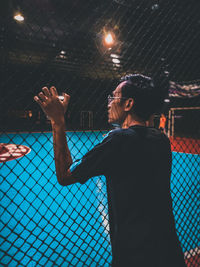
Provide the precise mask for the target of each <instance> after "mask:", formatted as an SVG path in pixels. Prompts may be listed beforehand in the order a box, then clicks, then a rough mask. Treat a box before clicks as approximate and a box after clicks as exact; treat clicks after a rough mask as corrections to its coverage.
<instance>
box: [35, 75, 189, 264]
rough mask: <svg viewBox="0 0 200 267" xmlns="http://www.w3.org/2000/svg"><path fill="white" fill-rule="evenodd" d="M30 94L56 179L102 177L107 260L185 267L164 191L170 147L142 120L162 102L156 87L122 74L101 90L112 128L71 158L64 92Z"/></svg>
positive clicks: (68, 181)
mask: <svg viewBox="0 0 200 267" xmlns="http://www.w3.org/2000/svg"><path fill="white" fill-rule="evenodd" d="M42 90H43V92H41V93H39V95H38V96H36V97H35V101H36V102H37V103H39V104H40V106H41V108H42V109H43V110H44V112H45V114H46V115H47V116H48V117H49V118H50V120H51V124H52V129H53V139H54V153H55V164H56V173H57V179H58V182H59V183H60V184H61V185H63V186H64V185H70V184H73V183H76V182H79V183H85V182H86V181H87V180H88V179H89V178H91V177H93V176H96V175H101V174H104V175H105V176H106V178H107V187H108V204H109V220H110V234H111V242H112V254H113V263H112V265H113V266H123V267H126V266H127V267H130V266H131V267H132V266H133V267H134V266H135V267H149V266H152V267H156V266H157V267H181V266H185V264H184V260H183V255H182V252H181V248H180V246H179V243H178V238H177V236H176V231H175V225H174V218H173V213H172V201H171V196H170V173H171V149H170V143H169V140H168V138H167V137H166V136H165V135H164V134H162V133H161V132H160V131H159V130H156V129H154V128H151V127H146V121H147V120H148V119H149V118H150V117H152V115H153V114H154V113H155V112H156V111H157V110H158V109H160V108H161V102H163V99H164V93H163V91H162V90H160V89H158V87H157V86H156V85H155V84H154V82H153V80H152V79H151V78H149V77H146V76H143V75H140V74H135V75H129V76H126V77H125V78H124V79H123V80H122V82H121V83H120V84H119V85H118V86H117V88H116V89H115V90H114V91H113V95H112V96H109V97H108V121H109V123H110V124H117V125H119V126H120V128H119V129H116V130H113V131H111V132H109V133H108V135H107V136H106V137H105V138H104V140H103V141H102V142H101V143H100V144H98V145H97V146H95V147H94V148H93V149H92V150H91V151H89V152H88V153H87V154H86V155H85V156H84V157H83V158H82V159H81V160H78V161H76V162H74V163H73V164H72V159H71V155H70V151H69V149H68V146H67V141H66V136H65V119H64V113H65V111H66V109H67V106H68V103H69V98H70V97H69V95H67V94H63V96H64V100H63V102H62V101H60V100H59V98H58V94H57V91H56V88H55V87H51V88H50V90H48V88H46V87H44V88H43V89H42Z"/></svg>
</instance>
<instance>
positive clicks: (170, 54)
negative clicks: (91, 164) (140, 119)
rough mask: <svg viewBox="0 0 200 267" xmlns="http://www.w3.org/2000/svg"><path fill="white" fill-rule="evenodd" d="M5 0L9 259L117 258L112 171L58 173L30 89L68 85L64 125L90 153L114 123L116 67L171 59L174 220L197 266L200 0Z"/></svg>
mask: <svg viewBox="0 0 200 267" xmlns="http://www.w3.org/2000/svg"><path fill="white" fill-rule="evenodd" d="M2 2H3V4H2V11H3V12H2V16H1V24H2V26H1V29H0V31H1V47H0V61H1V66H2V68H1V70H0V71H1V91H2V94H1V98H0V103H1V104H0V109H1V118H0V124H1V135H0V160H1V163H0V182H1V186H0V214H1V216H0V231H1V234H0V263H1V265H3V266H109V265H110V264H111V261H112V253H111V243H110V232H109V230H110V229H109V217H108V206H107V190H106V180H105V177H104V176H101V177H94V178H92V179H90V180H89V181H88V182H87V183H86V184H85V185H80V184H75V185H72V186H69V187H61V186H60V185H59V184H58V183H57V179H56V174H55V166H54V158H53V157H54V156H53V143H52V134H51V126H50V122H49V120H48V119H47V118H46V117H45V116H44V114H43V113H42V112H41V110H40V108H39V107H38V106H37V105H36V104H35V103H34V101H33V96H34V95H36V94H37V93H38V92H39V91H40V90H41V88H42V87H43V86H51V85H54V86H56V87H57V88H58V90H59V94H61V93H62V92H63V91H64V92H67V93H68V94H70V95H71V101H70V106H69V110H68V112H67V114H66V121H67V133H66V134H67V138H68V141H69V147H70V149H71V152H72V157H73V159H77V158H81V157H82V156H83V155H84V154H85V153H86V152H87V151H89V150H90V149H91V148H92V147H93V146H94V145H96V144H97V143H99V142H100V141H101V140H102V139H103V136H104V135H105V134H106V133H107V132H108V130H110V126H109V125H108V123H107V108H106V107H107V96H108V94H110V93H111V92H112V90H113V88H115V87H116V85H117V83H118V80H119V78H120V77H121V76H123V75H124V74H127V73H138V72H140V73H143V74H146V75H149V76H151V75H152V74H154V73H156V72H158V71H159V70H160V67H161V62H163V61H164V62H165V64H166V68H167V70H168V71H169V73H170V76H169V77H170V91H169V97H168V98H167V99H166V102H165V106H164V109H163V113H164V114H165V117H166V119H167V120H166V124H165V132H166V134H167V135H168V136H169V137H170V140H171V147H172V151H173V166H172V176H171V195H172V199H173V212H174V216H175V222H176V230H177V234H178V237H179V240H180V243H181V247H182V250H183V252H184V256H185V261H186V264H187V266H190V267H197V266H200V236H199V199H200V195H199V194H200V193H199V192H200V188H199V184H200V183H199V180H200V156H199V154H200V123H199V118H200V96H199V89H200V76H199V69H200V49H199V42H200V33H199V25H200V19H199V13H200V5H199V3H198V1H194V0H190V1H185V0H182V1H179V0H175V1H173V2H172V1H170V0H165V1H164V0H160V1H154V0H150V1H149V0H148V1H147V0H143V1H138V0H115V1H114V0H113V1H111V0H103V1H96V0H88V1H86V2H85V3H83V1H81V0H74V1H64V0H59V1H58V0H45V1H31V0H26V1H25V0H20V1H19V0H13V1H2ZM15 15H18V17H16V18H15V19H14V16H15ZM20 15H21V17H20ZM106 34H110V35H109V36H107V41H108V43H106V42H107V41H106V40H105V39H104V38H105V37H106ZM109 42H110V43H109ZM154 122H155V127H157V128H158V127H159V123H160V115H159V114H156V116H155V121H154Z"/></svg>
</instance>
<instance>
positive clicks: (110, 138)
mask: <svg viewBox="0 0 200 267" xmlns="http://www.w3.org/2000/svg"><path fill="white" fill-rule="evenodd" d="M117 139H118V138H117V136H116V134H115V132H114V131H111V132H109V133H108V134H107V135H106V136H105V137H104V139H103V141H102V142H101V143H99V144H98V145H96V146H95V147H94V148H93V149H92V150H90V151H89V152H88V153H86V154H85V155H84V156H83V158H82V159H80V160H77V161H75V162H74V163H73V164H72V165H71V167H70V171H71V173H72V176H73V177H74V178H75V179H76V180H77V182H79V183H81V184H83V183H85V182H86V181H87V180H88V179H89V178H91V177H94V176H97V175H106V173H108V172H109V169H110V168H111V167H112V165H113V162H114V157H115V155H116V152H115V151H116V148H117V146H116V144H117Z"/></svg>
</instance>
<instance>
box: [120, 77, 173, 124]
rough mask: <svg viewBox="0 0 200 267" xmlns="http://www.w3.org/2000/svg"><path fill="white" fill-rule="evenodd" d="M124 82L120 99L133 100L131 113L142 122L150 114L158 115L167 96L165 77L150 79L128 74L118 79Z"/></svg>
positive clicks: (166, 80)
mask: <svg viewBox="0 0 200 267" xmlns="http://www.w3.org/2000/svg"><path fill="white" fill-rule="evenodd" d="M123 81H126V83H125V84H124V85H123V86H122V89H121V90H122V97H126V98H133V99H134V106H133V113H134V114H136V115H137V116H138V117H139V118H141V119H143V120H148V119H149V117H150V116H151V115H152V114H155V113H160V112H161V109H162V106H163V103H164V99H165V97H166V95H167V94H168V87H169V81H168V78H167V76H165V77H159V79H157V78H154V79H152V78H150V77H147V76H144V75H142V74H129V75H126V76H124V77H122V78H121V79H120V82H123Z"/></svg>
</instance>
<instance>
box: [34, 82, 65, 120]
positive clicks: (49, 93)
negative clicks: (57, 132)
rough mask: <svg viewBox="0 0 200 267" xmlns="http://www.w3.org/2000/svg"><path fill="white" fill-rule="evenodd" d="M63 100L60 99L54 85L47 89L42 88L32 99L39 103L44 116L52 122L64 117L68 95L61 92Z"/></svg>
mask: <svg viewBox="0 0 200 267" xmlns="http://www.w3.org/2000/svg"><path fill="white" fill-rule="evenodd" d="M63 97H64V100H63V101H62V100H60V99H59V96H58V92H57V90H56V88H55V87H54V86H52V87H50V89H48V88H47V87H43V88H42V92H40V93H39V94H38V96H35V97H34V100H35V101H36V102H37V103H38V104H39V105H40V107H41V108H42V110H43V111H44V113H45V114H46V116H47V117H48V118H49V119H50V120H51V121H53V122H59V121H60V120H62V119H63V118H64V114H65V112H66V110H67V108H68V104H69V99H70V96H69V95H68V94H66V93H63Z"/></svg>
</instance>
